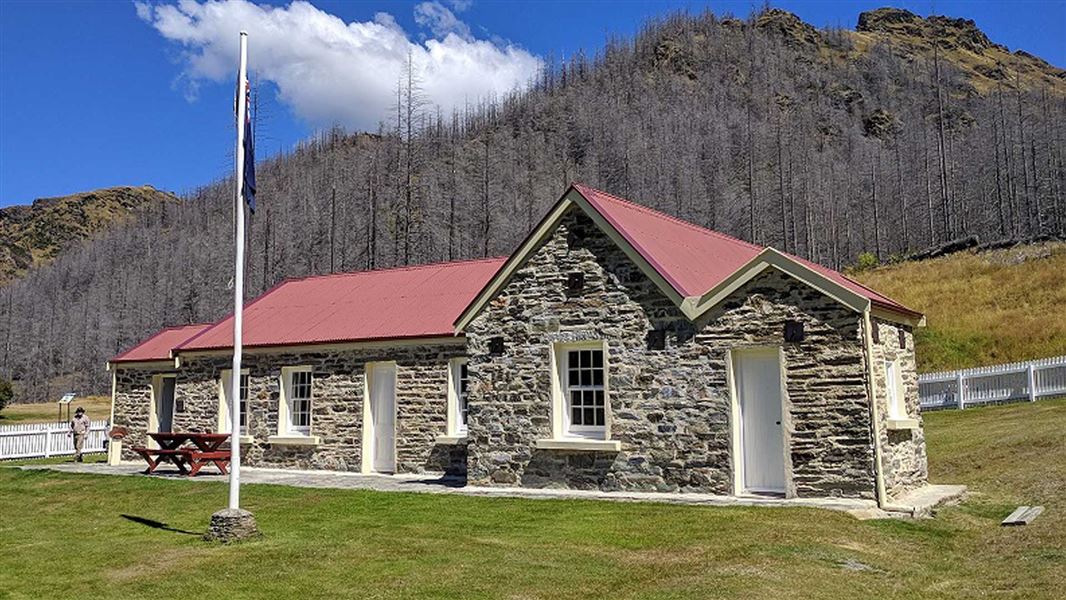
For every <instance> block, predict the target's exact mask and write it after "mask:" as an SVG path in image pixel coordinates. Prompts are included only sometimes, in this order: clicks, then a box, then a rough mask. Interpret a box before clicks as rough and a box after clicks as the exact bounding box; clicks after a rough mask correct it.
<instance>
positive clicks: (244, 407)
mask: <svg viewBox="0 0 1066 600" xmlns="http://www.w3.org/2000/svg"><path fill="white" fill-rule="evenodd" d="M232 373H233V371H232V370H229V369H227V370H225V371H222V374H221V376H220V381H219V384H220V387H221V388H222V402H220V403H219V407H218V409H219V420H218V423H219V426H218V430H219V432H220V433H231V432H232V429H231V428H230V415H232V414H233V408H232V406H233V405H232V404H230V402H231V398H233V394H231V393H230V388H231V387H232V386H233V375H232ZM240 386H241V389H240V395H239V396H238V397H239V398H240V410H241V426H240V433H239V434H238V435H247V434H248V371H246V370H244V369H242V370H241V384H240Z"/></svg>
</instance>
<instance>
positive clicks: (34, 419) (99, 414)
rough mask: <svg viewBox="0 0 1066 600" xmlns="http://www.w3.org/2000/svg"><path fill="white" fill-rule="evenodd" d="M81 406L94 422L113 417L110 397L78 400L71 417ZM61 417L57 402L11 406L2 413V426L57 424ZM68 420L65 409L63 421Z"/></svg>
mask: <svg viewBox="0 0 1066 600" xmlns="http://www.w3.org/2000/svg"><path fill="white" fill-rule="evenodd" d="M79 406H81V407H83V408H84V409H85V413H86V414H88V415H89V418H90V419H92V420H94V421H99V420H103V419H106V418H108V417H110V416H111V397H110V396H86V397H84V398H76V399H75V400H74V402H73V403H72V404H71V407H70V415H71V417H73V416H74V410H75V409H77V408H78V407H79ZM57 417H59V405H58V404H57V403H55V402H40V403H35V404H10V405H8V406H7V407H6V408H4V410H3V411H0V425H4V424H8V423H55V421H56V418H57ZM66 418H67V409H66V407H64V408H63V420H64V421H65V420H66Z"/></svg>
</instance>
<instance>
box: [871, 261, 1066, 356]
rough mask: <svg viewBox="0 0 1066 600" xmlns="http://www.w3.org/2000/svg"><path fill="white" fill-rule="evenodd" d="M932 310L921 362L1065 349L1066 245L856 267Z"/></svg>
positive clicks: (921, 340)
mask: <svg viewBox="0 0 1066 600" xmlns="http://www.w3.org/2000/svg"><path fill="white" fill-rule="evenodd" d="M853 276H854V277H855V278H856V279H858V280H860V281H862V282H863V283H865V284H867V285H869V286H872V287H874V288H876V289H877V290H880V291H882V292H884V293H886V294H888V295H889V296H891V297H893V298H895V299H897V300H899V301H901V302H903V303H904V304H906V305H907V306H910V307H912V308H915V309H917V310H921V311H923V312H925V314H926V319H927V326H926V327H925V328H923V329H920V330H918V335H917V344H918V345H917V355H918V368H919V370H921V371H923V372H929V371H941V370H949V369H959V368H966V367H975V366H983V365H994V364H998V363H1004V362H1014V361H1020V360H1028V359H1032V358H1043V357H1046V356H1058V355H1064V354H1066V244H1064V243H1061V242H1055V243H1044V244H1034V245H1029V246H1019V247H1016V248H1011V249H1005V250H994V251H991V252H982V253H976V252H962V253H958V254H952V255H949V256H945V257H941V258H935V259H931V260H924V261H910V262H904V263H900V264H897V265H891V266H886V267H881V268H878V269H874V270H871V271H866V272H861V273H855V274H853Z"/></svg>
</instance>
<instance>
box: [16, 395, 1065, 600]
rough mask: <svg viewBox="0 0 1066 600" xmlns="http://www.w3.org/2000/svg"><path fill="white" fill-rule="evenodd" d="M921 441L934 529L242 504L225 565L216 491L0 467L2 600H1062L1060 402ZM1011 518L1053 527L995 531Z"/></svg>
mask: <svg viewBox="0 0 1066 600" xmlns="http://www.w3.org/2000/svg"><path fill="white" fill-rule="evenodd" d="M927 435H928V439H929V453H930V461H931V468H932V473H933V479H934V480H935V481H941V482H950V483H956V482H957V483H965V484H967V485H969V486H971V489H972V490H973V491H974V492H975V494H974V496H973V498H972V499H970V500H969V501H968V502H967V503H966V504H965V505H963V506H960V507H954V508H948V509H945V510H943V511H941V513H940V515H939V516H938V517H937V518H936V519H934V520H926V521H918V522H905V521H894V520H889V521H857V520H855V519H853V518H851V517H849V516H847V515H845V514H842V513H836V512H829V511H819V510H813V509H771V508H709V507H682V506H667V505H650V504H620V503H607V502H592V501H558V500H512V499H487V498H472V497H458V496H429V495H417V494H389V493H379V492H363V491H342V490H311V489H297V488H285V487H271V486H246V487H245V488H244V490H243V493H244V503H245V505H246V506H247V507H248V508H249V509H251V510H252V511H254V512H255V513H256V516H257V517H258V519H259V523H260V526H261V528H262V529H263V530H264V531H265V532H266V534H267V537H266V538H265V539H264V540H262V541H258V542H252V543H246V544H242V545H238V546H232V547H226V546H219V545H211V544H205V543H204V542H201V541H200V540H199V535H200V533H201V532H203V531H204V530H205V529H206V526H207V520H208V518H209V516H210V514H211V513H212V512H213V511H214V510H216V509H218V508H220V507H222V506H224V505H225V502H226V486H225V484H222V483H198V484H190V483H186V482H181V481H165V480H158V479H146V478H127V477H108V476H95V475H68V474H59V473H49V472H21V471H18V470H15V469H7V468H0V515H3V516H4V518H2V519H0V540H2V546H3V551H2V552H0V597H3V596H5V595H6V596H7V597H10V598H66V597H73V596H78V597H113V598H161V597H175V598H179V597H180V598H185V597H189V598H191V597H196V598H272V597H283V596H290V595H293V594H297V595H298V596H297V597H300V598H338V597H357V598H410V597H426V598H523V599H524V598H581V599H588V598H605V597H609V598H1053V597H1061V595H1060V594H1061V592H1062V590H1063V589H1066V517H1064V515H1066V502H1064V500H1063V494H1064V492H1066V489H1064V488H1066V401H1062V400H1057V401H1045V402H1038V403H1036V404H1018V405H1012V406H1006V407H990V408H981V409H974V410H967V411H962V412H942V413H934V414H930V415H928V416H927ZM1021 503H1025V504H1043V505H1044V506H1045V507H1047V511H1046V512H1045V513H1044V514H1043V515H1042V516H1041V517H1040V518H1039V519H1037V520H1036V521H1035V522H1034V523H1033V524H1032V525H1030V526H1028V527H1018V528H1003V527H1000V526H999V521H1000V520H1001V519H1002V518H1003V517H1004V516H1006V514H1007V513H1008V512H1009V511H1010V510H1011V509H1012V508H1013V507H1014V506H1015V505H1016V504H1021ZM144 520H152V521H158V522H160V523H163V524H165V525H157V526H156V527H152V526H149V525H146V524H145V523H144Z"/></svg>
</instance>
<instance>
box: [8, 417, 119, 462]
mask: <svg viewBox="0 0 1066 600" xmlns="http://www.w3.org/2000/svg"><path fill="white" fill-rule="evenodd" d="M68 433H70V424H69V423H63V422H59V423H25V424H18V425H0V460H8V459H14V458H47V457H49V456H62V455H64V454H67V455H71V454H74V437H73V436H68V435H67V434H68ZM106 438H107V421H92V422H91V426H90V427H89V435H88V437H86V438H85V445H84V446H82V452H83V453H89V452H103V451H104V440H105V439H106Z"/></svg>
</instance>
